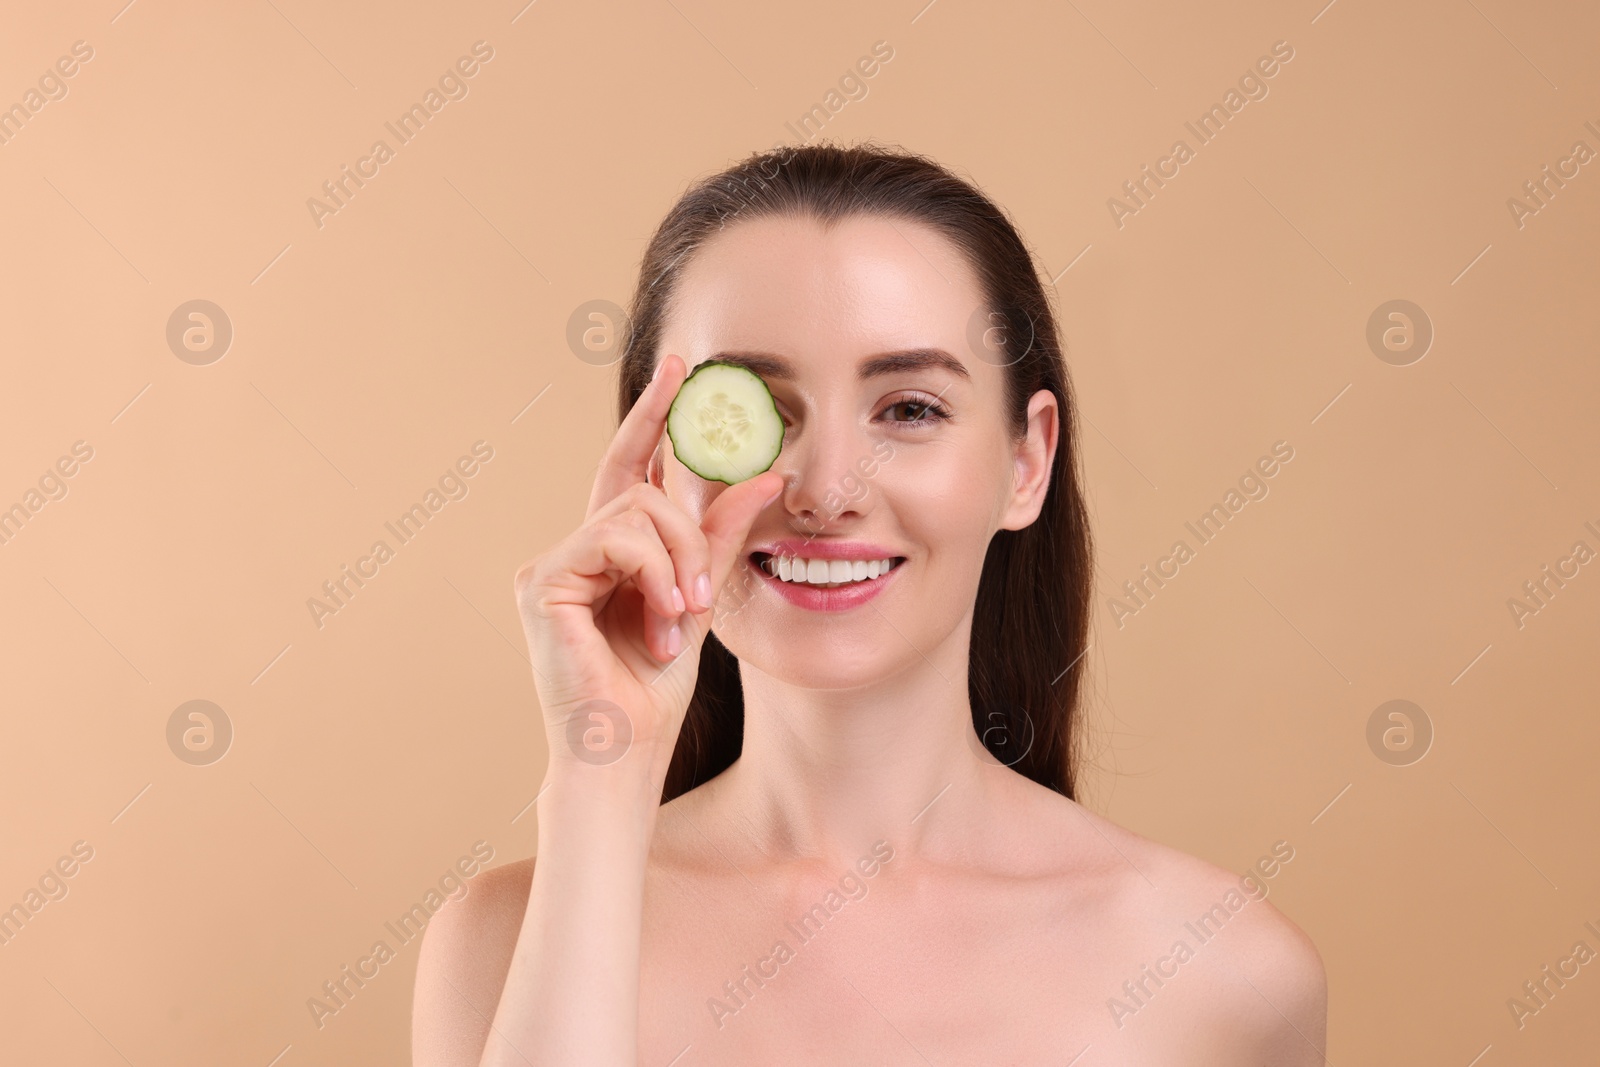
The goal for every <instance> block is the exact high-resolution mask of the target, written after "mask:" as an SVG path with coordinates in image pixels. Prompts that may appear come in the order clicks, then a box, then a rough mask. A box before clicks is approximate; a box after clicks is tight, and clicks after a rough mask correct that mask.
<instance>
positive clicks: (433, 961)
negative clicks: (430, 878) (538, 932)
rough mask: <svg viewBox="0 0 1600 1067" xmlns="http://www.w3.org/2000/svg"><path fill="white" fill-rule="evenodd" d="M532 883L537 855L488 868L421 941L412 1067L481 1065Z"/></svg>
mask: <svg viewBox="0 0 1600 1067" xmlns="http://www.w3.org/2000/svg"><path fill="white" fill-rule="evenodd" d="M532 884H533V860H531V859H529V860H520V861H517V862H515V863H508V864H506V865H504V866H502V867H496V868H493V869H492V870H488V871H484V872H483V873H482V874H480V875H479V876H478V877H476V878H474V879H472V881H471V882H470V883H468V885H469V888H468V890H467V893H466V895H464V896H462V897H460V898H459V899H456V900H450V901H447V902H446V903H445V905H444V906H443V907H441V908H440V909H439V910H438V911H436V912H435V913H434V914H433V917H432V918H431V919H429V920H428V925H427V928H426V931H425V933H424V934H423V938H422V948H421V951H420V954H419V955H418V958H417V982H416V987H415V989H414V991H413V993H412V1001H411V1062H412V1064H413V1067H478V1063H479V1061H480V1060H481V1059H482V1056H483V1049H484V1046H485V1045H486V1044H487V1043H488V1040H489V1027H490V1023H491V1022H492V1021H493V1019H494V1014H495V1011H496V1009H497V1008H498V1007H499V1004H500V992H501V990H502V989H504V987H505V982H506V972H507V971H508V970H509V969H510V967H511V956H512V953H513V952H514V951H515V950H516V946H517V937H518V935H519V934H520V933H521V930H522V917H523V914H524V912H525V911H526V910H527V906H528V892H529V889H530V888H531V886H532Z"/></svg>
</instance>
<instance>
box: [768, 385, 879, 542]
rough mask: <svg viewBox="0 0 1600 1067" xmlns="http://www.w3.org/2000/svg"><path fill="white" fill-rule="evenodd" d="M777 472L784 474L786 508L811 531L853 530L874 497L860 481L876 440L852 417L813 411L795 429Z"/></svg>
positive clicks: (784, 503) (784, 505) (781, 456)
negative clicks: (873, 441)
mask: <svg viewBox="0 0 1600 1067" xmlns="http://www.w3.org/2000/svg"><path fill="white" fill-rule="evenodd" d="M791 432H792V433H793V434H794V437H793V438H792V439H791V440H790V441H789V442H788V443H787V444H785V445H784V447H783V451H781V452H780V453H779V454H778V460H777V462H776V463H774V464H773V469H774V470H777V471H778V472H779V473H780V474H782V475H783V483H784V490H783V495H782V496H781V497H780V499H781V501H782V504H783V508H784V510H786V511H788V512H789V514H790V515H792V516H794V518H795V520H796V521H797V523H798V524H799V525H800V526H802V527H803V528H804V529H806V530H807V531H808V532H809V533H813V534H821V533H825V532H828V531H829V530H830V529H837V528H840V527H848V526H849V524H850V523H852V522H854V521H856V520H858V519H860V518H861V517H862V516H864V515H865V514H866V513H867V511H868V509H869V504H868V499H869V496H870V494H869V493H868V492H867V486H866V482H865V481H864V479H863V478H862V477H861V471H862V469H863V468H864V464H863V459H864V458H865V457H868V456H870V454H871V452H872V441H871V440H870V439H869V438H868V436H867V434H866V433H864V432H863V430H862V428H861V427H860V426H859V425H858V424H857V423H856V422H855V420H854V419H853V418H850V417H847V416H846V415H845V414H844V413H843V412H841V413H840V414H839V416H838V417H837V418H829V417H822V416H817V415H815V414H814V413H813V417H811V418H810V419H809V420H808V421H807V422H806V423H803V424H802V425H801V426H800V427H798V428H797V429H796V430H793V431H791Z"/></svg>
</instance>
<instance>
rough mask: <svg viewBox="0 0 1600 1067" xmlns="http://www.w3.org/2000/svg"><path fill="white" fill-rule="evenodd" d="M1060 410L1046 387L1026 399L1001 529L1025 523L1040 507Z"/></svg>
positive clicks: (1047, 485) (1047, 487)
mask: <svg viewBox="0 0 1600 1067" xmlns="http://www.w3.org/2000/svg"><path fill="white" fill-rule="evenodd" d="M1060 413H1061V412H1060V408H1059V407H1058V406H1057V404H1056V395H1055V393H1053V392H1051V391H1050V390H1048V389H1041V390H1039V391H1038V392H1037V393H1035V394H1034V395H1033V399H1032V400H1030V401H1029V402H1028V432H1027V437H1026V438H1024V439H1023V441H1022V442H1021V443H1020V444H1019V445H1018V446H1017V453H1016V460H1015V463H1014V471H1013V482H1012V495H1011V507H1010V509H1009V514H1008V515H1007V521H1006V522H1005V523H1003V524H1002V528H1004V529H1008V530H1020V529H1022V528H1024V527H1026V526H1028V525H1029V524H1031V523H1032V522H1033V521H1034V520H1035V519H1037V518H1038V517H1039V512H1040V511H1041V510H1043V508H1044V500H1045V496H1046V495H1047V494H1048V493H1049V491H1050V475H1051V472H1052V470H1053V469H1054V467H1055V453H1056V448H1057V447H1058V445H1059V440H1060V430H1061V422H1060Z"/></svg>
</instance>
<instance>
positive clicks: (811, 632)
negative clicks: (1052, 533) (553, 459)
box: [654, 216, 1057, 689]
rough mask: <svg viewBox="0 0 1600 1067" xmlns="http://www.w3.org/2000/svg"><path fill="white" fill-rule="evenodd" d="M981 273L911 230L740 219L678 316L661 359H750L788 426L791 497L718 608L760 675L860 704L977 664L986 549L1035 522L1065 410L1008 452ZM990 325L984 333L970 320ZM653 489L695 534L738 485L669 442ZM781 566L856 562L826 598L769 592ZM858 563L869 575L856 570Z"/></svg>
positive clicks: (864, 223)
mask: <svg viewBox="0 0 1600 1067" xmlns="http://www.w3.org/2000/svg"><path fill="white" fill-rule="evenodd" d="M981 308H982V300H981V297H980V292H979V288H978V283H977V279H976V277H975V276H974V275H973V272H972V270H971V268H970V266H969V265H968V264H967V262H966V260H965V259H964V257H963V256H962V255H961V254H960V252H959V251H958V250H957V249H956V247H955V246H954V245H953V244H951V243H950V242H949V241H947V240H946V239H945V238H944V237H943V236H942V235H940V234H938V233H937V232H936V231H934V230H933V229H931V228H929V227H926V226H924V225H922V224H919V223H914V222H909V221H905V220H903V219H898V218H897V219H893V220H888V219H884V218H878V217H864V216H861V217H853V218H849V219H846V220H844V221H842V222H840V223H839V224H838V225H837V226H835V227H834V229H832V230H831V231H827V232H825V231H824V230H823V228H822V226H821V224H820V223H817V222H815V221H813V220H810V219H804V218H798V219H789V218H760V219H751V220H746V221H741V222H739V223H737V224H735V225H733V226H730V227H728V228H726V229H724V230H722V231H720V232H719V233H718V234H717V235H716V236H715V237H714V238H712V239H711V240H710V241H708V242H706V243H705V244H703V245H702V246H701V247H699V248H698V249H696V252H695V256H694V258H693V259H692V261H691V262H690V264H689V265H688V266H687V268H686V269H685V272H684V274H683V276H682V278H681V279H680V280H679V284H678V287H677V290H676V292H675V294H674V296H673V299H672V302H671V309H670V312H669V314H668V317H667V322H666V325H665V331H664V334H663V337H662V346H661V349H660V351H661V353H662V354H665V353H669V352H675V353H677V354H678V355H679V356H681V357H682V358H683V360H684V362H685V363H686V364H688V366H689V367H690V369H691V370H692V369H693V368H694V366H695V365H696V364H698V363H700V362H702V361H704V360H707V359H713V358H715V359H734V360H747V361H750V365H751V366H752V369H754V370H756V372H757V373H758V374H760V375H761V377H762V378H763V379H764V380H765V381H766V383H767V386H768V388H769V389H771V391H772V394H773V397H774V399H775V400H776V401H777V405H778V410H779V413H780V414H781V415H782V416H783V419H784V423H785V434H784V441H783V449H782V451H781V452H780V453H779V455H778V459H777V462H776V463H775V464H774V466H773V469H774V470H776V471H778V472H779V473H781V474H782V475H783V478H784V483H785V488H784V491H783V493H782V495H780V496H779V497H778V499H777V500H775V501H774V502H773V503H772V504H771V505H770V506H768V507H767V509H766V510H765V511H763V512H762V513H761V514H760V515H759V516H758V517H757V518H756V521H755V524H754V526H752V527H751V531H750V537H749V540H748V541H747V543H746V544H745V547H744V551H743V552H742V553H741V557H740V559H739V560H738V562H736V563H735V566H734V570H733V572H732V574H731V575H730V577H729V579H728V583H727V585H726V586H724V588H723V589H722V591H721V593H720V594H719V597H718V600H717V615H716V621H715V623H714V630H715V632H716V634H717V637H718V638H719V639H720V640H721V641H722V643H723V644H725V645H726V646H727V647H728V649H729V650H730V651H731V652H733V653H734V655H736V656H737V657H738V658H739V659H740V660H743V661H745V662H747V663H749V664H751V665H752V666H754V667H756V668H758V669H759V670H761V671H763V672H765V673H767V674H769V675H771V676H773V677H776V678H779V679H781V680H784V681H787V682H789V683H791V684H795V685H801V686H806V687H809V688H822V689H834V688H846V687H850V686H856V685H862V684H865V683H869V682H873V681H877V680H881V679H882V678H884V677H886V676H888V675H891V674H894V673H898V672H899V671H901V670H903V669H905V668H907V667H912V666H922V665H925V662H926V660H925V657H926V658H927V659H934V660H935V662H937V661H938V659H937V658H936V656H935V653H936V652H937V653H939V654H940V657H942V656H944V655H945V654H947V653H949V652H950V651H951V650H952V649H957V650H959V653H960V655H961V659H960V660H959V661H952V660H949V659H945V660H944V662H946V663H952V664H953V663H956V662H960V663H964V662H965V660H964V657H965V653H966V649H967V640H968V635H969V622H970V613H971V610H972V606H973V601H974V599H975V597H976V595H977V590H978V578H979V575H980V573H981V570H982V567H983V559H984V554H985V552H986V551H987V548H988V545H989V541H990V538H991V537H992V535H993V534H994V533H995V531H996V530H998V529H1021V528H1022V527H1024V526H1026V525H1028V524H1029V523H1031V522H1032V521H1033V520H1034V518H1035V517H1037V515H1038V513H1039V508H1040V505H1041V504H1042V502H1043V499H1044V494H1045V490H1046V488H1047V487H1048V479H1049V471H1050V462H1051V457H1052V456H1053V455H1054V450H1055V443H1056V426H1057V422H1056V407H1055V398H1054V396H1053V394H1051V393H1050V392H1049V391H1047V390H1042V391H1040V392H1039V393H1038V394H1036V395H1035V396H1034V397H1033V398H1032V399H1031V401H1030V404H1029V416H1030V418H1029V433H1028V437H1027V439H1026V440H1024V441H1021V442H1018V441H1016V440H1014V439H1013V437H1012V436H1011V434H1010V432H1009V430H1008V426H1007V423H1006V419H1005V412H1004V409H1003V390H1004V385H1005V381H1004V375H1005V370H1004V368H1003V366H1001V363H1002V362H1003V358H1004V357H1002V356H998V355H997V354H996V353H994V352H992V351H986V352H983V353H980V352H979V351H978V350H977V349H975V348H974V341H973V340H970V339H969V333H970V332H971V327H972V324H973V322H974V321H977V322H978V323H979V325H980V326H981V325H982V323H983V320H982V318H981V317H978V316H981V313H982V312H981ZM975 317H977V318H975ZM658 456H659V457H660V462H661V470H660V474H659V476H654V477H656V478H657V480H658V483H659V484H661V485H662V487H663V489H664V490H665V491H666V493H667V494H668V496H669V497H671V499H672V500H674V501H675V502H676V503H677V504H678V505H679V506H680V507H682V508H683V509H684V510H685V511H686V512H688V514H690V515H691V516H693V517H694V518H695V519H696V520H699V519H701V518H702V517H703V516H704V514H705V510H706V508H707V506H708V505H709V504H710V503H711V501H713V500H714V499H716V497H717V495H718V493H720V492H721V491H722V490H723V489H725V488H726V487H725V486H724V485H723V484H722V483H721V482H708V481H705V480H702V479H701V478H699V477H698V476H696V475H695V474H694V473H693V472H692V471H690V470H689V469H688V468H687V467H685V466H684V465H683V464H682V463H680V462H679V461H678V460H677V458H676V457H675V456H674V455H673V453H672V446H671V444H670V442H668V441H667V440H666V438H665V437H663V443H662V445H661V448H660V450H659V451H658ZM769 556H788V557H790V558H791V559H792V558H795V557H798V558H799V559H802V560H814V559H820V560H823V561H825V562H824V565H823V567H824V569H826V568H827V567H832V569H831V570H827V576H828V577H829V578H830V579H832V578H834V577H835V576H837V575H839V570H840V568H839V567H838V566H834V565H833V564H832V563H831V562H828V561H831V560H835V559H843V560H845V561H846V562H845V564H844V565H843V566H844V568H845V569H847V570H848V572H849V575H850V577H851V579H854V577H855V575H856V574H857V573H859V572H860V571H861V570H866V571H867V572H868V573H871V569H872V567H873V564H872V563H871V562H870V561H874V560H878V559H882V558H888V559H892V560H894V561H895V562H894V566H893V567H892V569H890V570H888V571H887V573H885V574H883V575H882V576H880V577H877V578H869V579H867V580H865V581H859V582H855V581H853V582H852V584H848V585H840V586H836V587H834V588H827V587H823V586H818V585H814V584H811V583H810V582H805V583H800V582H795V581H793V580H792V578H793V575H794V574H795V573H796V571H797V569H800V568H802V567H804V570H805V573H806V574H807V575H815V576H816V577H818V578H820V577H821V576H822V575H821V571H819V568H818V565H816V564H810V565H801V564H794V565H791V566H790V568H789V571H790V575H791V580H790V581H783V580H782V579H780V578H778V577H775V576H771V575H769V574H767V573H766V570H765V569H764V567H763V566H762V563H763V561H764V560H766V559H767V558H768V557H769ZM858 559H859V560H861V561H862V566H861V567H859V568H858V567H857V566H856V565H855V563H854V561H855V560H858Z"/></svg>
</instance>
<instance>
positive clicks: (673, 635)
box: [667, 623, 683, 656]
mask: <svg viewBox="0 0 1600 1067" xmlns="http://www.w3.org/2000/svg"><path fill="white" fill-rule="evenodd" d="M682 651H683V634H682V632H681V631H679V629H678V624H677V623H673V624H672V629H670V630H668V631H667V655H669V656H676V655H677V654H678V653H679V652H682Z"/></svg>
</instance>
